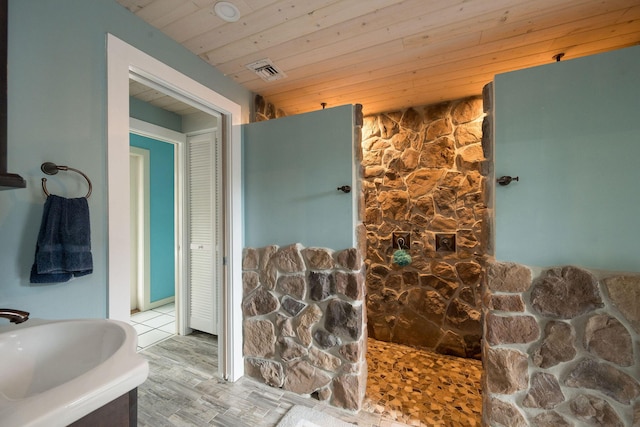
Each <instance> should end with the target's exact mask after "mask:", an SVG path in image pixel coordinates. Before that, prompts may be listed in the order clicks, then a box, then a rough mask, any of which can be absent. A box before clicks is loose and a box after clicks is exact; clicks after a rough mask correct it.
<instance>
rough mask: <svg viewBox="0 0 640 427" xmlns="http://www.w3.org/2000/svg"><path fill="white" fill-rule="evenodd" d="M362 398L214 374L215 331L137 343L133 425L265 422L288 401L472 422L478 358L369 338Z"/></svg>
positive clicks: (248, 425)
mask: <svg viewBox="0 0 640 427" xmlns="http://www.w3.org/2000/svg"><path fill="white" fill-rule="evenodd" d="M368 345H369V350H368V355H367V362H368V365H369V377H368V384H367V396H366V398H365V402H364V404H363V409H362V410H361V411H360V412H359V413H358V414H353V413H351V412H347V411H343V410H340V409H337V408H333V407H330V406H328V405H327V404H326V403H325V402H319V401H317V400H314V399H311V398H304V397H301V396H298V395H295V394H293V393H289V392H286V391H283V390H281V389H275V388H272V387H268V386H266V385H263V384H260V383H258V382H256V381H254V380H251V379H249V378H242V379H241V380H239V381H237V382H236V383H227V382H225V381H223V380H221V379H220V378H218V377H217V376H216V372H217V341H216V337H215V336H211V335H208V334H204V333H200V332H195V333H193V334H191V335H189V336H177V335H176V336H174V337H172V338H171V339H166V340H164V341H162V342H160V343H159V344H157V345H154V346H152V347H147V348H145V350H144V351H142V353H141V354H143V355H144V356H145V357H147V359H148V360H149V366H150V374H149V379H148V380H147V381H146V382H145V383H144V384H143V385H142V386H140V388H139V409H138V419H139V421H138V423H139V426H140V427H163V426H233V427H273V426H275V425H276V424H277V423H278V422H279V420H280V419H281V418H282V417H283V416H284V414H285V413H286V412H287V411H288V410H289V409H290V408H291V407H292V406H293V405H304V406H308V407H312V408H315V409H317V410H321V411H324V412H326V413H328V414H330V415H332V416H334V417H336V418H340V419H342V420H344V421H346V422H350V423H353V424H356V425H358V426H361V427H401V426H407V425H409V426H421V427H424V426H429V427H463V426H464V427H473V426H480V425H481V423H480V416H481V415H480V414H481V393H480V376H481V364H480V362H479V361H475V360H468V359H459V358H455V357H448V356H441V355H437V354H433V353H429V352H424V351H421V350H417V349H413V348H411V347H406V346H400V345H397V344H390V343H384V342H378V341H375V340H369V343H368Z"/></svg>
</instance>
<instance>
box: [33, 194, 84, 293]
mask: <svg viewBox="0 0 640 427" xmlns="http://www.w3.org/2000/svg"><path fill="white" fill-rule="evenodd" d="M92 272H93V258H92V256H91V228H90V225H89V204H88V203H87V199H86V198H85V197H80V198H77V199H67V198H64V197H60V196H54V195H50V196H48V197H47V201H46V202H45V204H44V210H43V212H42V223H41V224H40V232H39V233H38V243H37V244H36V256H35V261H34V263H33V266H32V267H31V283H58V282H66V281H68V280H70V279H71V277H79V276H84V275H86V274H90V273H92Z"/></svg>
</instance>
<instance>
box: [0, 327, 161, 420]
mask: <svg viewBox="0 0 640 427" xmlns="http://www.w3.org/2000/svg"><path fill="white" fill-rule="evenodd" d="M137 340H138V337H137V335H136V331H135V329H133V327H132V326H131V325H129V324H127V323H124V322H120V321H116V320H103V319H87V320H59V321H45V320H40V319H31V320H28V321H26V322H25V323H22V324H19V325H2V326H0V424H1V425H2V426H3V427H13V426H15V427H37V426H47V427H53V426H66V425H68V424H71V423H72V422H74V421H76V420H78V419H80V418H82V417H83V416H85V415H87V414H89V413H91V412H93V411H94V410H95V409H98V408H100V407H102V406H103V405H105V404H107V403H109V402H111V401H112V400H114V399H116V398H117V397H119V396H121V395H123V394H125V393H127V392H129V391H130V390H132V389H134V388H136V387H138V386H139V385H140V384H142V383H143V382H144V381H145V379H146V378H147V375H148V373H149V367H148V364H147V361H146V360H145V359H144V358H142V357H141V356H140V355H138V354H137V352H136V345H137Z"/></svg>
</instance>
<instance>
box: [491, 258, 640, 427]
mask: <svg viewBox="0 0 640 427" xmlns="http://www.w3.org/2000/svg"><path fill="white" fill-rule="evenodd" d="M485 289H486V290H485V292H484V295H483V302H484V307H483V311H484V316H485V342H484V348H483V361H484V366H485V370H486V371H485V380H484V381H485V384H484V385H483V390H484V399H485V402H484V405H483V408H484V411H483V412H484V414H483V416H484V420H483V422H484V425H490V426H505V427H521V426H537V427H563V426H582V425H595V426H607V427H614V426H631V425H633V426H637V425H640V400H639V397H640V384H639V383H638V381H637V378H638V376H639V373H640V354H639V348H638V342H639V341H638V340H639V338H640V310H639V309H638V307H640V275H622V274H611V273H598V272H595V271H590V270H586V269H582V268H577V267H572V266H565V267H555V268H549V269H546V270H542V271H535V270H534V269H531V268H529V267H527V266H523V265H519V264H514V263H492V264H490V266H489V267H488V283H487V287H486V288H485Z"/></svg>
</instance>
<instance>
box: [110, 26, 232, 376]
mask: <svg viewBox="0 0 640 427" xmlns="http://www.w3.org/2000/svg"><path fill="white" fill-rule="evenodd" d="M131 73H135V74H137V75H141V76H144V77H145V78H146V79H148V80H149V81H152V82H154V83H155V84H157V85H159V86H161V87H163V88H165V89H166V90H167V91H169V92H170V93H172V95H176V97H179V98H180V99H181V100H183V101H185V102H187V103H190V104H194V103H195V104H198V105H201V106H205V107H207V108H209V109H211V110H213V111H217V112H218V113H220V114H221V115H222V120H221V123H220V128H221V130H222V136H223V144H224V145H223V147H224V163H225V173H224V180H225V183H224V186H225V188H224V192H225V202H226V204H225V249H224V254H225V258H226V268H227V270H226V271H227V274H226V275H225V276H226V280H225V281H224V284H223V289H222V290H223V292H222V300H223V304H222V310H220V316H221V318H220V320H221V321H220V325H221V327H222V328H221V331H222V332H221V334H220V337H219V340H218V347H219V348H218V354H219V363H218V365H219V368H218V372H219V374H220V375H221V376H222V377H223V378H225V379H228V380H230V381H236V380H238V379H239V378H240V377H242V375H243V374H244V365H243V359H242V311H241V304H242V244H243V238H242V187H241V185H242V183H241V165H242V151H241V134H240V125H241V108H240V106H239V105H238V104H236V103H235V102H233V101H231V100H229V99H227V98H225V97H223V96H222V95H220V94H218V93H217V92H215V91H213V90H212V89H210V88H208V87H206V86H204V85H202V84H200V83H198V82H196V81H195V80H193V79H191V78H190V77H188V76H186V75H184V74H182V73H180V72H178V71H176V70H175V69H173V68H171V67H169V66H168V65H166V64H164V63H162V62H160V61H158V60H157V59H155V58H153V57H151V56H149V55H147V54H146V53H144V52H142V51H140V50H138V49H136V48H134V47H133V46H131V45H129V44H127V43H125V42H123V41H122V40H120V39H118V38H117V37H115V36H113V35H112V34H107V125H108V126H107V183H108V195H107V198H108V209H107V211H108V239H109V240H108V251H107V258H108V270H107V271H108V288H109V291H108V293H109V298H108V304H109V306H108V317H109V318H110V319H117V320H123V321H126V320H127V319H128V318H129V286H130V283H129V279H130V241H129V240H130V233H129V228H130V224H129V221H130V218H129V168H128V167H123V165H128V164H129V76H130V74H131Z"/></svg>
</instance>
